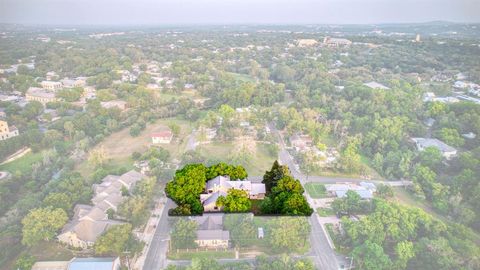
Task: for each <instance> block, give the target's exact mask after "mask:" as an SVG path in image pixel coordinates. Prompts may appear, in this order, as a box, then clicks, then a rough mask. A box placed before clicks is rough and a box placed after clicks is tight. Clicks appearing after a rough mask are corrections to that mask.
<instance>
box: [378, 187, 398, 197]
mask: <svg viewBox="0 0 480 270" xmlns="http://www.w3.org/2000/svg"><path fill="white" fill-rule="evenodd" d="M377 195H378V196H379V197H380V198H383V199H389V198H392V197H393V195H394V193H393V189H392V187H391V186H389V185H383V184H379V185H377Z"/></svg>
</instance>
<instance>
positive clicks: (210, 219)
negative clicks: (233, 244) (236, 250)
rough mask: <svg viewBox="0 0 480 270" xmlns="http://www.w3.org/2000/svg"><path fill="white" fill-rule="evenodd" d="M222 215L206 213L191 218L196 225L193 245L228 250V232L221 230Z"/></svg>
mask: <svg viewBox="0 0 480 270" xmlns="http://www.w3.org/2000/svg"><path fill="white" fill-rule="evenodd" d="M223 218H224V214H222V213H208V214H203V216H197V217H193V219H194V220H195V221H196V222H197V224H198V230H197V238H196V239H195V243H196V244H197V245H198V246H199V247H203V248H228V246H229V242H230V232H229V231H226V230H224V229H223Z"/></svg>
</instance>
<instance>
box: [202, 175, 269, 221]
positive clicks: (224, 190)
mask: <svg viewBox="0 0 480 270" xmlns="http://www.w3.org/2000/svg"><path fill="white" fill-rule="evenodd" d="M230 189H239V190H244V191H246V192H247V194H248V197H249V198H250V199H252V200H263V199H264V198H265V184H262V183H252V182H251V181H230V178H229V177H228V176H217V177H215V178H213V179H211V180H210V181H208V182H207V185H206V188H205V194H200V201H201V202H202V204H203V209H204V211H205V212H219V211H221V210H222V209H221V207H218V206H217V199H218V197H220V196H227V194H228V191H229V190H230Z"/></svg>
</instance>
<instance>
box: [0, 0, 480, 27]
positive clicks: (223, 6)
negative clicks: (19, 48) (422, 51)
mask: <svg viewBox="0 0 480 270" xmlns="http://www.w3.org/2000/svg"><path fill="white" fill-rule="evenodd" d="M479 11H480V0H316V1H315V0H290V1H288V0H0V22H8V23H24V24H68V25H76V24H88V25H95V24H107V25H108V24H115V25H126V24H158V25H159V24H228V23H233V24H241V23H274V24H295V23H345V24H349V23H388V22H425V21H434V20H446V21H454V22H480V12H479Z"/></svg>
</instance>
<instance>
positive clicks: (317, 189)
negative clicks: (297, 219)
mask: <svg viewBox="0 0 480 270" xmlns="http://www.w3.org/2000/svg"><path fill="white" fill-rule="evenodd" d="M305 189H306V190H307V192H308V194H309V195H310V197H312V198H314V199H321V198H326V197H328V194H327V189H326V188H325V185H324V184H320V183H307V184H305Z"/></svg>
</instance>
